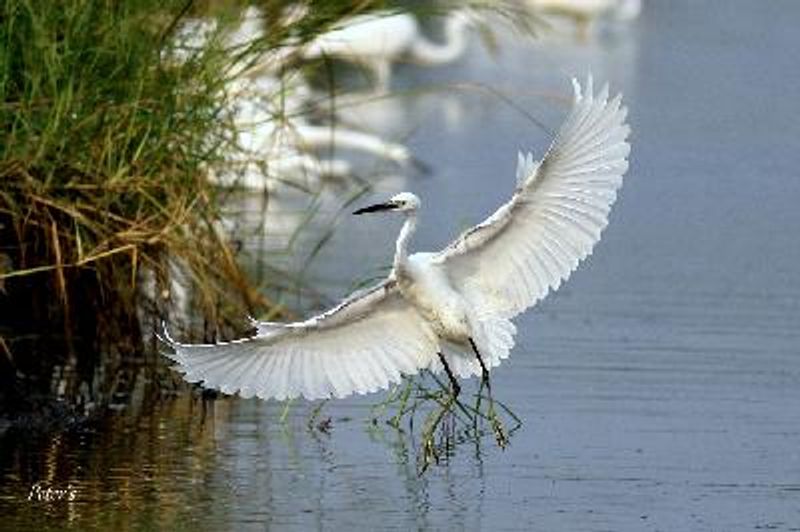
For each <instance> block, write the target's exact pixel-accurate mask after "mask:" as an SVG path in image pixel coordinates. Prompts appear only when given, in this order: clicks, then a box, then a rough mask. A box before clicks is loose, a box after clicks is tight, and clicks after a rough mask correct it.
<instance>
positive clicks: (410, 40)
mask: <svg viewBox="0 0 800 532" xmlns="http://www.w3.org/2000/svg"><path fill="white" fill-rule="evenodd" d="M472 23H473V21H472V19H471V18H470V17H469V16H468V15H467V14H466V13H465V12H463V11H455V12H453V13H451V14H450V15H448V16H447V18H446V20H445V26H444V42H443V43H442V44H436V43H433V42H430V41H428V40H427V39H426V38H425V37H424V36H423V34H422V31H421V30H420V27H419V24H418V23H417V19H416V18H414V16H413V15H410V14H408V13H389V12H386V13H371V14H369V15H357V16H355V17H351V18H349V19H347V20H344V21H342V24H341V26H340V27H337V28H335V29H333V30H331V31H329V32H327V33H324V34H322V35H320V36H319V37H317V38H316V39H314V40H313V41H311V42H310V43H309V44H308V45H306V47H305V48H304V49H303V51H302V54H303V57H305V58H307V59H316V58H320V57H325V56H330V57H335V58H338V59H344V60H349V61H355V62H360V63H363V64H364V65H366V66H368V67H369V68H370V69H372V70H373V72H374V74H375V86H376V87H375V88H376V90H377V91H378V92H385V91H386V90H387V89H388V88H389V78H390V75H391V62H392V61H395V60H397V59H399V58H400V57H402V56H407V57H408V58H409V59H411V60H412V61H414V62H417V63H420V64H425V65H438V64H442V63H449V62H450V61H454V60H455V59H457V58H458V57H459V56H460V55H461V54H462V53H464V50H465V49H466V47H467V36H466V30H467V27H469V26H470V25H471V24H472Z"/></svg>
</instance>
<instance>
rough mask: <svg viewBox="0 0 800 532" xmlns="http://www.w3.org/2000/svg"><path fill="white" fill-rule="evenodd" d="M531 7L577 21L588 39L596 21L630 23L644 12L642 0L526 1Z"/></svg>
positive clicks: (581, 32) (579, 29)
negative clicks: (602, 19) (605, 20)
mask: <svg viewBox="0 0 800 532" xmlns="http://www.w3.org/2000/svg"><path fill="white" fill-rule="evenodd" d="M524 1H525V2H526V3H527V4H528V5H529V6H530V7H532V8H533V9H536V10H537V11H540V12H542V13H544V14H545V15H554V16H562V17H568V18H571V19H573V20H574V21H575V24H576V25H577V26H578V33H579V35H581V36H582V37H584V38H586V37H587V36H588V35H589V33H590V31H589V30H590V26H591V24H592V22H593V21H594V20H597V19H601V18H608V19H613V20H618V21H630V20H633V19H635V18H636V17H638V16H639V14H640V13H641V11H642V0H524Z"/></svg>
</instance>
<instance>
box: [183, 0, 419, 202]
mask: <svg viewBox="0 0 800 532" xmlns="http://www.w3.org/2000/svg"><path fill="white" fill-rule="evenodd" d="M263 16H264V15H263V12H262V11H261V10H260V9H258V8H256V7H253V6H251V7H248V8H247V9H245V10H244V11H243V12H242V14H241V16H240V17H239V20H238V23H237V24H235V25H233V26H232V27H231V28H226V31H225V32H224V33H222V34H220V35H219V38H220V39H221V42H222V43H223V44H224V46H225V47H226V49H230V50H235V49H237V48H241V47H244V46H248V45H249V44H250V43H253V42H254V41H255V40H257V39H260V38H263V37H264V31H265V30H264V23H263V22H264V21H263ZM217 31H218V25H217V23H216V21H215V20H214V19H190V20H187V21H186V22H185V23H184V24H183V25H182V26H181V27H180V28H178V31H177V34H176V38H175V42H174V43H173V47H172V50H171V54H170V55H169V56H168V57H169V58H170V60H172V61H175V62H178V63H182V62H186V61H189V60H191V58H192V57H193V55H192V54H196V53H200V52H202V50H203V47H204V46H205V45H206V43H207V42H208V41H209V39H212V38H214V37H215V35H216V33H215V32H217ZM282 60H283V58H282V57H277V58H276V57H269V58H263V60H262V61H257V62H256V63H255V64H250V65H248V66H246V67H245V66H240V65H233V64H232V65H231V66H230V68H231V72H230V81H228V83H227V86H226V87H225V89H224V91H223V93H222V94H220V99H221V101H222V103H223V104H224V113H225V115H226V117H227V118H229V119H231V120H232V122H233V124H234V126H235V128H236V130H237V135H236V138H235V139H228V141H229V142H231V144H232V145H235V148H233V149H231V150H229V151H228V153H227V154H226V156H225V161H224V162H223V163H221V164H220V165H218V167H216V168H211V169H209V179H210V180H211V181H212V182H214V183H215V184H217V185H222V186H233V185H236V186H240V187H243V188H255V189H264V188H267V189H270V190H274V189H275V188H276V187H275V185H276V184H279V183H281V182H287V183H288V182H291V183H292V184H296V185H301V186H304V187H316V186H317V185H318V184H319V182H320V179H321V177H322V176H324V175H332V176H339V177H342V176H348V175H351V174H352V167H351V164H350V162H349V161H347V160H345V159H341V158H336V159H325V158H319V157H317V155H316V154H315V153H314V151H315V150H319V149H334V150H337V151H338V150H350V151H359V152H363V153H366V154H369V155H374V156H376V157H379V158H382V159H388V160H390V161H392V162H395V163H397V164H406V163H408V162H409V161H410V160H411V155H410V152H409V151H408V149H407V148H406V147H405V146H403V145H402V144H399V143H396V142H390V141H386V140H384V139H382V138H381V137H378V136H377V135H373V134H370V133H367V132H365V131H359V130H356V129H352V128H345V127H338V126H334V125H316V124H312V123H310V122H309V121H308V119H307V118H306V114H307V111H308V110H307V109H306V107H307V105H308V104H309V102H310V101H311V100H312V91H311V89H310V88H309V87H308V85H307V84H306V83H305V81H304V80H303V79H302V78H301V77H300V76H299V75H295V76H292V77H291V78H286V77H283V78H279V77H278V76H277V72H276V69H277V68H278V67H279V66H280V64H281V61H282Z"/></svg>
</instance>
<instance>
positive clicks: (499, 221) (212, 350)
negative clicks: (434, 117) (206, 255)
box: [167, 77, 630, 400]
mask: <svg viewBox="0 0 800 532" xmlns="http://www.w3.org/2000/svg"><path fill="white" fill-rule="evenodd" d="M573 86H574V99H573V104H572V109H571V111H570V113H569V115H568V116H567V118H566V120H565V122H564V124H563V125H562V126H561V129H560V131H559V133H558V135H557V137H556V139H555V140H554V141H553V143H552V145H551V146H550V149H549V150H548V151H547V153H546V155H545V157H544V158H543V159H542V160H541V162H534V161H533V158H532V157H531V156H530V155H527V156H525V157H523V156H522V155H520V156H519V161H518V168H517V186H516V190H515V192H514V195H513V196H512V198H511V200H510V201H509V202H508V203H506V204H504V205H502V206H501V207H500V208H499V209H497V211H496V212H495V213H494V214H492V215H491V216H490V217H489V218H487V219H486V220H485V221H484V222H483V223H481V224H479V225H477V226H475V227H473V228H471V229H469V230H467V231H465V232H464V233H463V234H461V236H459V237H458V238H457V239H456V240H455V241H454V242H453V243H452V244H450V245H449V246H448V247H447V248H445V249H444V250H442V251H440V252H438V253H415V254H412V255H409V254H408V243H409V240H410V238H411V235H412V234H413V232H414V230H415V228H416V212H417V210H418V208H419V204H420V202H419V199H418V198H417V197H416V196H414V195H413V194H410V193H407V192H404V193H401V194H398V195H396V196H394V197H393V198H391V199H390V200H389V201H388V202H385V203H382V204H378V205H373V206H371V207H366V208H364V209H360V210H358V211H356V212H355V214H364V213H370V212H381V211H392V212H401V213H403V214H404V215H405V223H404V224H403V228H402V229H401V231H400V236H399V238H398V240H397V243H396V251H395V257H394V264H393V268H392V272H391V273H390V274H389V276H388V277H387V279H386V280H384V281H383V282H382V283H380V284H378V285H377V286H374V287H372V288H370V289H367V290H363V291H360V292H357V293H355V294H353V295H351V296H350V297H349V298H347V299H346V300H344V301H343V302H342V303H340V304H339V305H338V306H337V307H335V308H333V309H331V310H329V311H327V312H325V313H323V314H320V315H318V316H314V317H312V318H310V319H308V320H306V321H302V322H297V323H275V322H257V323H256V325H257V328H258V331H257V333H256V335H255V336H253V337H250V338H245V339H242V340H236V341H233V342H227V343H217V344H207V345H205V344H182V343H177V342H174V341H172V340H169V342H170V344H171V346H172V348H173V350H174V353H171V354H168V355H167V356H169V357H170V358H172V359H173V360H174V361H175V362H176V364H177V369H178V370H179V371H181V372H182V373H183V374H184V377H185V378H186V380H188V381H190V382H202V383H203V385H204V386H206V387H209V388H215V389H218V390H221V391H222V392H225V393H237V392H238V393H239V394H240V395H242V396H243V397H252V396H257V397H260V398H262V399H268V398H275V399H279V400H282V399H288V398H292V397H297V396H304V397H306V398H307V399H320V398H328V397H331V396H334V397H343V396H346V395H349V394H352V393H362V394H363V393H367V392H373V391H376V390H379V389H383V388H387V387H388V386H389V385H390V384H392V383H397V382H399V381H400V380H401V378H402V375H410V374H414V373H416V372H418V371H419V370H421V369H424V368H430V369H432V370H433V371H441V370H442V369H445V370H447V372H448V375H449V376H451V378H454V375H458V376H460V377H467V376H470V375H477V374H481V372H483V373H484V376H485V374H486V370H487V369H488V368H490V367H494V366H496V365H498V364H499V363H500V361H501V360H502V359H504V358H506V357H507V356H508V354H509V351H510V349H511V348H512V347H513V345H514V333H515V328H514V325H513V324H512V323H511V321H509V320H510V319H511V318H513V317H514V316H516V315H518V314H519V313H521V312H522V311H524V310H525V309H527V308H529V307H531V306H533V305H534V304H535V303H536V302H537V301H539V300H541V299H542V298H544V297H545V296H546V295H547V293H548V292H549V291H550V290H556V289H557V288H558V287H559V285H560V284H561V282H562V281H564V280H565V279H567V277H569V275H570V273H571V272H572V271H573V270H574V269H575V268H576V267H577V266H578V263H579V262H580V261H581V260H583V259H584V258H585V257H587V256H588V255H589V254H590V253H591V251H592V248H593V246H594V244H595V243H596V242H597V241H598V240H599V239H600V233H601V231H602V230H603V228H604V227H605V226H606V224H607V223H608V214H609V211H610V209H611V205H612V204H613V203H614V200H615V199H616V193H617V189H619V187H620V186H621V184H622V176H623V175H624V174H625V172H626V170H627V168H628V162H627V157H628V153H629V152H630V145H629V144H628V142H627V138H628V135H629V133H630V128H629V127H628V125H627V124H626V123H625V118H626V114H627V111H626V109H625V108H624V107H622V106H621V97H620V96H619V95H618V96H616V97H614V98H613V99H609V95H608V87H607V86H605V87H603V89H602V90H601V91H600V92H599V93H598V94H597V95H595V93H594V88H593V86H592V79H591V77H589V79H588V80H587V83H586V87H585V89H586V90H585V92H584V91H583V89H582V88H581V86H580V84H579V83H578V82H577V81H575V80H573Z"/></svg>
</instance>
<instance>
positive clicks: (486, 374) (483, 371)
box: [469, 336, 492, 391]
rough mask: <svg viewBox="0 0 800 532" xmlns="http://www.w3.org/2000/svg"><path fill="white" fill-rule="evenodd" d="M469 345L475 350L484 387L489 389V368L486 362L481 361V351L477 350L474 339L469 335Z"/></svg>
mask: <svg viewBox="0 0 800 532" xmlns="http://www.w3.org/2000/svg"><path fill="white" fill-rule="evenodd" d="M469 345H471V346H472V350H473V351H475V356H477V357H478V362H479V363H480V365H481V378H482V379H483V382H485V383H486V387H487V388H488V389H489V391H491V390H492V387H491V385H490V384H489V370H488V369H487V368H486V364H484V363H483V358H482V357H481V352H480V351H478V346H477V345H475V340H473V339H472V337H471V336H470V338H469Z"/></svg>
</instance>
